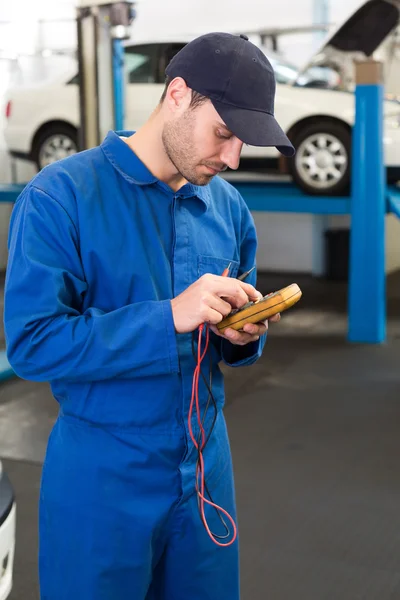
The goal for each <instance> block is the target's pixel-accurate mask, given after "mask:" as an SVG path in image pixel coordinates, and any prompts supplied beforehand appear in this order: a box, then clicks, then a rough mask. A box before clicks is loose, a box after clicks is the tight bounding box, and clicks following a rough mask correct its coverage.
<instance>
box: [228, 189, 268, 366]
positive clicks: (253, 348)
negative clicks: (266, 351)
mask: <svg viewBox="0 0 400 600" xmlns="http://www.w3.org/2000/svg"><path fill="white" fill-rule="evenodd" d="M242 202H243V205H244V209H243V213H244V214H243V220H242V223H243V225H242V231H243V234H242V240H241V245H240V271H239V274H238V276H239V275H241V274H242V273H245V272H246V271H248V270H250V269H251V268H252V267H253V266H254V265H255V264H256V252H257V234H256V228H255V225H254V221H253V217H252V215H251V213H250V211H249V210H248V208H247V205H245V203H244V200H242ZM256 271H257V269H254V271H252V272H251V273H250V275H249V276H248V277H247V279H246V280H245V281H246V283H250V284H251V285H253V286H254V287H256V281H257V273H256ZM266 338H267V334H266V333H265V334H264V335H262V336H261V337H260V339H259V340H258V341H257V342H251V343H250V344H247V345H246V346H237V345H235V344H232V343H231V342H230V341H229V340H227V339H224V338H221V357H222V360H223V362H224V363H225V364H226V365H228V366H231V367H242V366H247V365H252V364H253V363H255V362H256V361H257V360H258V359H259V358H260V356H261V354H262V351H263V348H264V345H265V342H266Z"/></svg>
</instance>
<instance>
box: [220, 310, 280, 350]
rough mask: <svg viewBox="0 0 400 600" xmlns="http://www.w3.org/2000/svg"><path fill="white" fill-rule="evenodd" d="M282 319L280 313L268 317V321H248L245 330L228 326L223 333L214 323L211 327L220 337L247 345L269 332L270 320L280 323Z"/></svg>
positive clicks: (237, 343)
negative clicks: (237, 329)
mask: <svg viewBox="0 0 400 600" xmlns="http://www.w3.org/2000/svg"><path fill="white" fill-rule="evenodd" d="M280 320H281V315H280V313H278V314H276V315H274V316H273V317H271V318H270V319H266V321H261V322H260V323H246V325H244V327H243V331H236V330H235V329H232V328H230V327H228V328H227V329H225V331H224V332H223V333H222V332H220V331H218V328H217V327H215V326H214V325H210V329H211V330H212V331H213V332H214V333H216V334H217V335H219V337H222V338H225V339H226V340H229V341H230V342H231V343H232V344H235V345H237V346H245V345H246V344H250V342H256V341H257V340H259V339H260V336H261V335H264V333H266V332H267V330H268V322H269V321H271V323H278V322H279V321H280Z"/></svg>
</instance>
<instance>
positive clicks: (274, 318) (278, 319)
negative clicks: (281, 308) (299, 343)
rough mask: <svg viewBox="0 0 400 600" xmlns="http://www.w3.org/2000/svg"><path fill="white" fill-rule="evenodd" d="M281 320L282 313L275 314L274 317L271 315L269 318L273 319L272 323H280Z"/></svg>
mask: <svg viewBox="0 0 400 600" xmlns="http://www.w3.org/2000/svg"><path fill="white" fill-rule="evenodd" d="M280 320H281V313H276V315H274V316H273V317H271V318H270V319H269V321H271V323H279V321H280Z"/></svg>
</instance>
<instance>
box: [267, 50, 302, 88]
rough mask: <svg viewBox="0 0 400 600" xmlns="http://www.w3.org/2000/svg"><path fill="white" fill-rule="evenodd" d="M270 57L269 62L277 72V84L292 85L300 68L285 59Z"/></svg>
mask: <svg viewBox="0 0 400 600" xmlns="http://www.w3.org/2000/svg"><path fill="white" fill-rule="evenodd" d="M266 54H267V56H268V60H269V62H270V63H271V65H272V68H273V69H274V72H275V79H276V81H277V83H283V84H285V83H292V81H294V80H295V79H296V77H297V74H298V68H297V67H296V66H294V65H292V64H291V63H289V62H286V61H284V60H283V59H280V58H276V57H272V56H269V55H268V53H266Z"/></svg>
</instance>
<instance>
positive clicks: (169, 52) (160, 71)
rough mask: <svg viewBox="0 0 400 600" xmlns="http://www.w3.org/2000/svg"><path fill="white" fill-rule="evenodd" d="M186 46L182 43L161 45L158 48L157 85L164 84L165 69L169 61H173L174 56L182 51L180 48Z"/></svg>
mask: <svg viewBox="0 0 400 600" xmlns="http://www.w3.org/2000/svg"><path fill="white" fill-rule="evenodd" d="M184 46H186V44H184V43H180V42H179V43H176V42H174V43H170V44H162V45H161V47H160V58H159V61H158V68H157V83H164V81H165V69H166V68H167V65H168V64H169V63H170V61H171V60H172V59H173V57H174V56H175V54H177V53H178V52H179V50H182V48H183V47H184Z"/></svg>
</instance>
